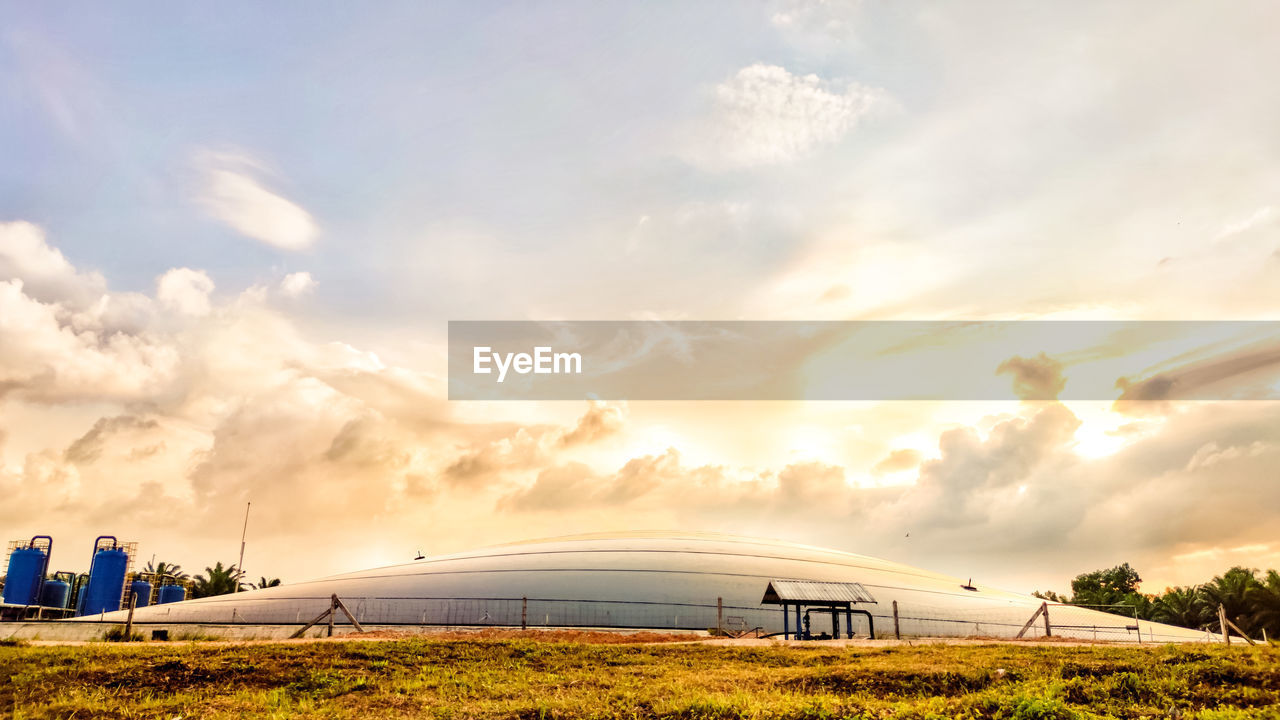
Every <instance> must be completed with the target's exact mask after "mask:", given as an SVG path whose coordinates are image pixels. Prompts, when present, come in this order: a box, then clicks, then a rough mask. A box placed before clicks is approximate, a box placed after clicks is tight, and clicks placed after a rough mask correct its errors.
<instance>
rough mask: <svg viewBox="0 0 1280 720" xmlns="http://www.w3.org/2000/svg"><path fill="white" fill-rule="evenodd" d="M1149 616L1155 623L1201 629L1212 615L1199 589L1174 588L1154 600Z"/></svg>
mask: <svg viewBox="0 0 1280 720" xmlns="http://www.w3.org/2000/svg"><path fill="white" fill-rule="evenodd" d="M1151 615H1152V618H1151V619H1153V620H1155V621H1157V622H1162V623H1168V624H1170V625H1181V626H1182V627H1189V628H1202V627H1204V626H1205V624H1206V623H1208V621H1209V618H1210V617H1211V616H1212V613H1211V612H1210V610H1209V608H1208V606H1207V605H1206V604H1205V601H1204V598H1203V597H1202V596H1201V594H1200V589H1199V588H1196V587H1175V588H1169V589H1167V590H1165V591H1164V595H1161V596H1160V597H1158V598H1156V601H1155V603H1154V604H1153V607H1152V608H1151Z"/></svg>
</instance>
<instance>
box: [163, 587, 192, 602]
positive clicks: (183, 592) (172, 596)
mask: <svg viewBox="0 0 1280 720" xmlns="http://www.w3.org/2000/svg"><path fill="white" fill-rule="evenodd" d="M186 598H187V589H186V588H184V587H182V586H181V585H161V586H160V596H159V597H158V598H156V604H157V605H167V604H169V603H176V602H182V601H183V600H185V599H186Z"/></svg>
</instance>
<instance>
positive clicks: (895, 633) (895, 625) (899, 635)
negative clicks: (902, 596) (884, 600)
mask: <svg viewBox="0 0 1280 720" xmlns="http://www.w3.org/2000/svg"><path fill="white" fill-rule="evenodd" d="M893 639H894V640H901V639H902V631H901V630H899V629H898V601H897V600H894V601H893Z"/></svg>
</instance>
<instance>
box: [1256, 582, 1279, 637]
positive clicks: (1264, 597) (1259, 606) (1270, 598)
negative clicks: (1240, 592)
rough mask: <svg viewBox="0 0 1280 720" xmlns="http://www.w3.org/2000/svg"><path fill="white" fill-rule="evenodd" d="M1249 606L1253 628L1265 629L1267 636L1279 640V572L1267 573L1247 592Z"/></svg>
mask: <svg viewBox="0 0 1280 720" xmlns="http://www.w3.org/2000/svg"><path fill="white" fill-rule="evenodd" d="M1249 605H1250V608H1251V610H1252V612H1251V613H1250V614H1249V621H1250V622H1251V623H1252V624H1253V627H1254V628H1255V629H1259V628H1266V629H1267V634H1268V635H1270V636H1271V637H1277V638H1280V572H1276V571H1275V570H1268V571H1267V577H1266V578H1265V579H1264V580H1262V581H1261V582H1259V583H1258V584H1257V585H1255V586H1254V587H1253V588H1252V589H1251V590H1250V591H1249Z"/></svg>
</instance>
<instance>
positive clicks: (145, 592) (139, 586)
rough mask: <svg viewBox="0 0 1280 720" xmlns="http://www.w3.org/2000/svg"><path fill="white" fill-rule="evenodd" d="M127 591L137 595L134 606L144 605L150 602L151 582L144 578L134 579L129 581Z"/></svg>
mask: <svg viewBox="0 0 1280 720" xmlns="http://www.w3.org/2000/svg"><path fill="white" fill-rule="evenodd" d="M129 592H130V593H131V594H132V595H134V596H135V597H137V598H138V599H137V601H136V602H135V603H134V605H133V606H134V607H140V608H141V607H146V606H148V605H150V604H151V583H149V582H147V581H146V580H134V581H133V582H131V583H129Z"/></svg>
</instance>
